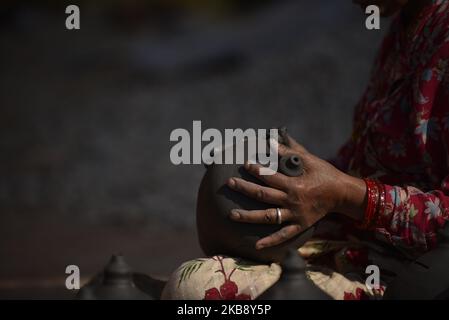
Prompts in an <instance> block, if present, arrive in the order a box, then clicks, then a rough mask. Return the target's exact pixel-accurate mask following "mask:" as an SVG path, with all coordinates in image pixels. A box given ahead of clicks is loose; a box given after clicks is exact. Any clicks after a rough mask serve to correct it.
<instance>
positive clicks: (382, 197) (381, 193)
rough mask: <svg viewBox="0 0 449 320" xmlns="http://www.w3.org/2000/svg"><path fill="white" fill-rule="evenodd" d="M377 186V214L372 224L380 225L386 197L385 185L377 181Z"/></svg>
mask: <svg viewBox="0 0 449 320" xmlns="http://www.w3.org/2000/svg"><path fill="white" fill-rule="evenodd" d="M377 187H378V188H379V203H378V205H377V216H376V218H375V220H374V224H375V225H376V226H379V225H382V224H383V221H382V219H384V217H385V199H386V191H385V185H384V184H382V183H380V182H378V183H377Z"/></svg>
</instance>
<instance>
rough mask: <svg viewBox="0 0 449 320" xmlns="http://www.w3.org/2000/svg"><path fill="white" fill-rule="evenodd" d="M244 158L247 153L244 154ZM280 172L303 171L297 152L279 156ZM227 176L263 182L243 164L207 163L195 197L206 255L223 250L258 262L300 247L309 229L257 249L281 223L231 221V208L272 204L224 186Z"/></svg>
mask: <svg viewBox="0 0 449 320" xmlns="http://www.w3.org/2000/svg"><path fill="white" fill-rule="evenodd" d="M284 132H285V131H282V130H281V131H280V133H279V135H280V138H279V141H280V143H284V142H285V139H284V138H283V135H284ZM246 158H247V157H246ZM278 171H279V172H282V173H283V174H286V175H289V176H292V175H299V174H301V173H302V163H301V161H300V159H299V158H298V157H297V156H293V157H285V158H282V159H279V169H278ZM230 177H241V178H243V179H246V180H249V181H253V182H256V183H259V184H262V183H261V181H258V180H257V179H256V178H254V177H253V176H251V175H249V174H248V173H247V172H246V171H245V169H244V168H243V166H242V165H221V164H218V165H217V164H212V165H210V166H208V167H207V171H206V174H205V175H204V177H203V179H202V181H201V185H200V189H199V192H198V200H197V228H198V237H199V242H200V245H201V248H202V249H203V251H204V252H205V253H206V254H207V255H216V254H224V255H229V256H237V257H243V258H246V259H251V260H253V261H259V262H273V261H278V262H280V261H282V260H283V258H284V257H285V255H286V253H287V251H288V249H289V248H299V247H300V246H301V245H302V244H303V243H304V242H306V241H307V240H308V239H309V238H310V237H311V235H312V233H313V230H312V229H308V230H306V231H305V232H303V233H301V234H300V235H298V236H297V237H295V238H293V239H291V240H290V241H287V242H285V243H283V244H281V245H278V246H276V247H272V248H265V249H262V250H256V248H255V244H256V242H257V241H258V240H259V239H261V238H263V237H265V236H267V235H270V234H271V233H273V232H275V231H277V230H279V229H280V228H281V226H280V225H256V224H245V223H238V222H234V221H232V220H230V219H229V213H230V211H231V210H232V209H237V208H242V209H246V210H256V209H266V208H270V207H271V208H273V207H274V206H271V205H267V204H264V203H260V202H258V201H255V200H253V199H250V198H248V197H246V196H244V195H242V194H240V193H237V192H235V191H233V190H231V189H230V188H229V187H227V186H226V181H227V180H228V179H229V178H230Z"/></svg>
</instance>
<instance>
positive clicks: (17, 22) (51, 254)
mask: <svg viewBox="0 0 449 320" xmlns="http://www.w3.org/2000/svg"><path fill="white" fill-rule="evenodd" d="M68 4H69V3H65V2H64V1H13V0H9V1H2V4H0V44H1V50H0V298H71V297H72V296H73V292H71V291H68V290H67V289H65V287H64V282H65V277H66V275H65V267H66V266H67V265H69V264H75V265H78V266H79V267H80V270H81V277H82V282H85V281H86V280H88V279H89V278H90V277H92V275H94V274H95V273H97V272H98V271H100V270H101V269H102V268H103V266H104V265H105V263H106V262H107V261H108V258H109V256H110V255H111V254H112V253H114V252H122V253H123V254H125V256H126V257H127V260H128V262H129V263H130V264H131V265H132V267H133V268H134V269H135V270H136V271H139V272H143V273H146V274H149V275H153V276H155V277H167V276H168V275H169V274H170V273H171V271H173V270H174V269H175V268H177V267H178V266H179V264H180V263H181V262H183V261H185V260H188V259H191V258H196V257H199V256H202V253H201V250H200V248H199V246H198V243H197V240H196V231H195V202H196V192H197V188H198V186H199V182H200V179H201V177H202V175H203V173H204V168H203V167H202V166H201V165H196V166H194V165H187V166H174V165H172V164H171V162H170V158H169V152H170V148H171V146H172V145H173V143H171V142H170V141H169V136H170V133H171V131H172V130H174V129H176V128H186V129H187V130H189V131H191V127H192V121H193V120H201V121H202V124H203V130H204V128H208V127H210V128H218V129H220V130H221V129H224V128H270V127H274V126H279V125H286V126H287V127H288V129H289V132H290V134H291V135H293V136H294V137H295V138H297V139H298V140H299V141H300V142H302V143H303V144H304V145H305V146H306V147H308V148H309V149H310V150H311V151H312V152H314V153H316V154H317V155H319V156H322V157H330V156H332V155H333V154H334V153H335V152H336V151H337V150H338V148H339V146H340V145H341V144H342V143H343V142H344V141H345V140H346V139H347V138H348V137H349V134H350V129H351V119H352V111H353V108H354V105H355V103H356V102H357V100H358V98H359V97H360V96H361V94H362V92H363V89H364V86H365V85H366V83H367V78H368V75H369V70H370V64H371V62H372V59H373V57H374V54H375V53H376V50H377V47H378V44H379V42H380V40H381V38H382V33H384V32H385V30H386V29H387V27H388V26H387V24H388V22H387V21H383V22H382V25H381V26H382V30H381V31H368V30H366V29H365V15H364V14H363V12H362V11H361V10H360V8H359V7H356V6H354V5H353V4H352V2H351V1H350V0H345V1H335V0H320V1H306V0H272V1H271V0H258V1H249V0H153V1H151V0H148V1H144V0H131V1H130V0H126V1H125V0H111V1H87V0H86V1H71V2H70V4H77V5H79V7H80V10H81V30H76V31H69V30H67V29H66V28H65V19H66V17H67V15H66V14H65V6H66V5H68Z"/></svg>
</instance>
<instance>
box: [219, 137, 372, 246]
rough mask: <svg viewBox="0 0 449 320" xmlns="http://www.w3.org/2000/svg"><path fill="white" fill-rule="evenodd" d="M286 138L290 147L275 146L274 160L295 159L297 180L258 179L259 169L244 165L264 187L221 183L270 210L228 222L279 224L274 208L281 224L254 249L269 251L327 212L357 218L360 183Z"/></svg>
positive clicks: (240, 214) (238, 214) (237, 214)
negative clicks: (298, 160)
mask: <svg viewBox="0 0 449 320" xmlns="http://www.w3.org/2000/svg"><path fill="white" fill-rule="evenodd" d="M287 139H288V145H289V146H290V147H287V146H285V145H281V144H279V145H278V152H279V155H280V156H284V155H293V154H296V155H298V156H299V157H300V158H301V160H302V162H303V165H304V173H303V174H302V175H301V176H299V177H288V176H286V175H283V174H282V173H275V174H274V175H259V169H260V168H261V166H260V165H258V164H248V163H247V164H245V168H246V170H247V171H248V172H249V173H250V174H252V175H254V176H256V177H257V178H258V179H259V180H261V181H263V182H264V183H265V184H266V185H267V186H261V185H258V184H255V183H252V182H249V181H246V180H243V179H240V178H236V177H233V178H230V179H229V180H228V182H227V185H228V186H229V187H230V188H231V189H233V190H235V191H238V192H241V193H243V194H245V195H247V196H249V197H251V198H254V199H257V200H259V201H261V202H265V203H269V204H272V205H273V208H271V209H267V210H254V211H246V210H242V209H235V210H232V212H231V214H230V217H231V219H233V220H234V221H239V222H245V223H261V224H276V223H279V222H280V221H278V214H277V209H276V208H279V209H280V212H281V217H282V223H283V224H284V223H285V224H286V225H284V226H283V227H282V228H281V229H280V230H279V231H277V232H275V233H273V234H272V235H270V236H268V237H265V238H263V239H260V240H259V241H258V242H257V244H256V248H257V249H262V248H265V247H271V246H275V245H277V244H280V243H282V242H284V241H287V240H289V239H291V238H293V237H294V236H296V235H297V234H299V233H301V232H302V231H303V230H305V229H307V228H308V227H310V226H312V225H314V224H315V223H316V222H317V221H318V220H320V219H321V218H323V217H324V216H325V215H326V214H327V213H329V212H338V213H342V214H346V215H348V216H350V217H352V218H354V219H356V220H362V218H363V212H364V207H365V194H366V186H365V182H364V181H363V180H362V179H357V178H354V177H351V176H349V175H347V174H345V173H343V172H341V171H339V170H338V169H336V168H335V167H334V166H332V165H331V164H330V163H328V162H326V161H324V160H321V159H319V158H318V157H316V156H314V155H312V154H311V153H309V152H308V151H307V150H306V149H305V148H304V147H303V146H301V145H300V144H298V143H297V142H296V141H294V140H293V139H292V138H290V137H288V136H287Z"/></svg>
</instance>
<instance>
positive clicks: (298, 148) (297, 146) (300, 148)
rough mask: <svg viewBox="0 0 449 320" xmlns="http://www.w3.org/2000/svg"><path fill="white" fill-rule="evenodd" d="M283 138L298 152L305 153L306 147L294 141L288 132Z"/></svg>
mask: <svg viewBox="0 0 449 320" xmlns="http://www.w3.org/2000/svg"><path fill="white" fill-rule="evenodd" d="M285 139H286V141H287V145H288V146H290V148H291V149H294V150H295V151H298V152H300V153H306V152H307V149H306V148H304V146H303V145H301V144H299V143H298V142H296V140H295V139H293V138H292V137H291V136H290V135H289V134H288V133H286V134H285Z"/></svg>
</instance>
